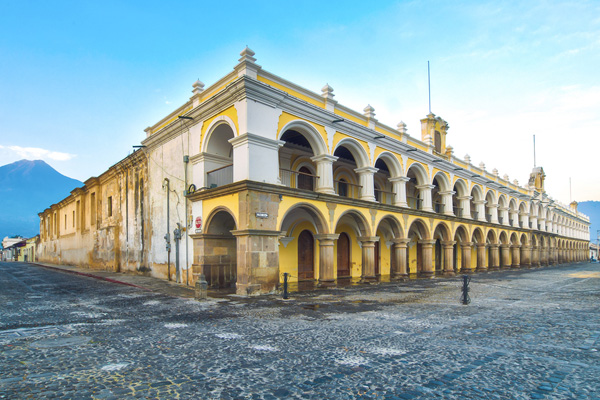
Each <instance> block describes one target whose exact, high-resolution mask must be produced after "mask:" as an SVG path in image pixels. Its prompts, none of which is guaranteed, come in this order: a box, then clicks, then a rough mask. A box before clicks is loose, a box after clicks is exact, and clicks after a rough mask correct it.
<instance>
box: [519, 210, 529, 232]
mask: <svg viewBox="0 0 600 400" xmlns="http://www.w3.org/2000/svg"><path fill="white" fill-rule="evenodd" d="M519 220H520V222H522V224H521V225H523V226H522V228H523V229H529V214H528V213H527V212H520V213H519Z"/></svg>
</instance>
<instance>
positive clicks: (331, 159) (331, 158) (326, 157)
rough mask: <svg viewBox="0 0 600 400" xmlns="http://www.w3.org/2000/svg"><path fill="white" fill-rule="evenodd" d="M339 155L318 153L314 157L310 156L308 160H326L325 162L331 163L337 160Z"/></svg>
mask: <svg viewBox="0 0 600 400" xmlns="http://www.w3.org/2000/svg"><path fill="white" fill-rule="evenodd" d="M338 158H339V157H336V156H330V155H329V154H318V155H316V156H314V157H311V158H310V160H311V161H313V162H316V163H318V162H327V163H331V164H333V163H334V162H336V161H337V159H338Z"/></svg>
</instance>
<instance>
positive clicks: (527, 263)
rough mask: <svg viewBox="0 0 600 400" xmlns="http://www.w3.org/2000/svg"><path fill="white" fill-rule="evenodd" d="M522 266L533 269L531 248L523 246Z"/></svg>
mask: <svg viewBox="0 0 600 400" xmlns="http://www.w3.org/2000/svg"><path fill="white" fill-rule="evenodd" d="M521 265H522V266H523V267H531V247H530V246H521Z"/></svg>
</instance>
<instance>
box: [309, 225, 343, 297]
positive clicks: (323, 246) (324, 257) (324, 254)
mask: <svg viewBox="0 0 600 400" xmlns="http://www.w3.org/2000/svg"><path fill="white" fill-rule="evenodd" d="M339 237H340V235H339V234H320V235H315V239H317V240H318V241H319V286H321V287H324V286H334V285H335V271H334V268H333V259H334V251H333V248H334V244H335V241H336V240H337V238H339Z"/></svg>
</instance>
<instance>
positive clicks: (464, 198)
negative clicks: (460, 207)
mask: <svg viewBox="0 0 600 400" xmlns="http://www.w3.org/2000/svg"><path fill="white" fill-rule="evenodd" d="M456 199H457V200H472V199H473V196H459V197H457V198H456Z"/></svg>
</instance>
